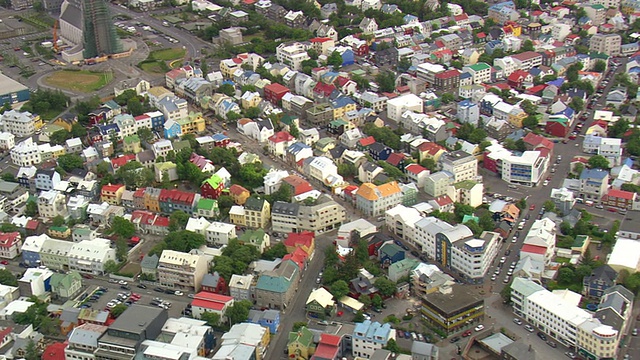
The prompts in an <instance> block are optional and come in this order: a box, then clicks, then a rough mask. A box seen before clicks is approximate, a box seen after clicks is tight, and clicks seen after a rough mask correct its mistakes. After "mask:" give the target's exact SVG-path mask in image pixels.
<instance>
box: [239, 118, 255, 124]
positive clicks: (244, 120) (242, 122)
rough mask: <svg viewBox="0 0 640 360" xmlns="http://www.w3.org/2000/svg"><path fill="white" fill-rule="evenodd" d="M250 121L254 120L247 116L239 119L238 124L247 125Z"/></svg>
mask: <svg viewBox="0 0 640 360" xmlns="http://www.w3.org/2000/svg"><path fill="white" fill-rule="evenodd" d="M250 122H253V120H251V119H247V118H244V119H240V120H238V124H240V125H246V124H248V123H250Z"/></svg>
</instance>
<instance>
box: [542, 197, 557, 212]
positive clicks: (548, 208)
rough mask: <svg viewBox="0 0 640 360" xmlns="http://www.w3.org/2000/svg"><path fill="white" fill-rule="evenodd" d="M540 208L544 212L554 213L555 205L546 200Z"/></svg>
mask: <svg viewBox="0 0 640 360" xmlns="http://www.w3.org/2000/svg"><path fill="white" fill-rule="evenodd" d="M542 208H543V209H544V211H551V212H555V211H556V204H555V203H554V202H553V201H551V200H547V201H545V202H544V203H543V204H542Z"/></svg>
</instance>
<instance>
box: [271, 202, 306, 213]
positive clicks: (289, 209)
mask: <svg viewBox="0 0 640 360" xmlns="http://www.w3.org/2000/svg"><path fill="white" fill-rule="evenodd" d="M299 208H300V205H298V204H290V203H287V202H283V201H276V202H274V203H273V208H272V209H271V213H272V214H282V215H297V214H298V209H299Z"/></svg>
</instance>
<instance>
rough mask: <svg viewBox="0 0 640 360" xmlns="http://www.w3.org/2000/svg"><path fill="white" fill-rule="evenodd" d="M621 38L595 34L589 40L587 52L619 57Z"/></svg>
mask: <svg viewBox="0 0 640 360" xmlns="http://www.w3.org/2000/svg"><path fill="white" fill-rule="evenodd" d="M621 45H622V37H621V36H620V35H618V34H595V35H593V36H592V37H591V39H589V51H592V52H598V53H603V54H606V55H609V56H619V55H620V54H621V52H620V46H621Z"/></svg>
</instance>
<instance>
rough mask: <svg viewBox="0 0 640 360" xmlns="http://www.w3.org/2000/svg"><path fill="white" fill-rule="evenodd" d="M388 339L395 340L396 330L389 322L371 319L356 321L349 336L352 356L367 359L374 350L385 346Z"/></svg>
mask: <svg viewBox="0 0 640 360" xmlns="http://www.w3.org/2000/svg"><path fill="white" fill-rule="evenodd" d="M390 339H393V340H394V341H395V339H396V330H395V329H393V328H392V327H391V324H389V323H385V324H380V323H379V322H377V321H376V322H373V323H372V322H371V320H365V321H364V322H361V323H356V324H355V328H354V330H353V335H352V337H351V349H352V352H353V356H358V357H361V358H367V359H368V358H370V357H371V355H373V353H374V352H375V351H376V350H378V349H382V348H383V347H385V346H387V342H389V340H390Z"/></svg>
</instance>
